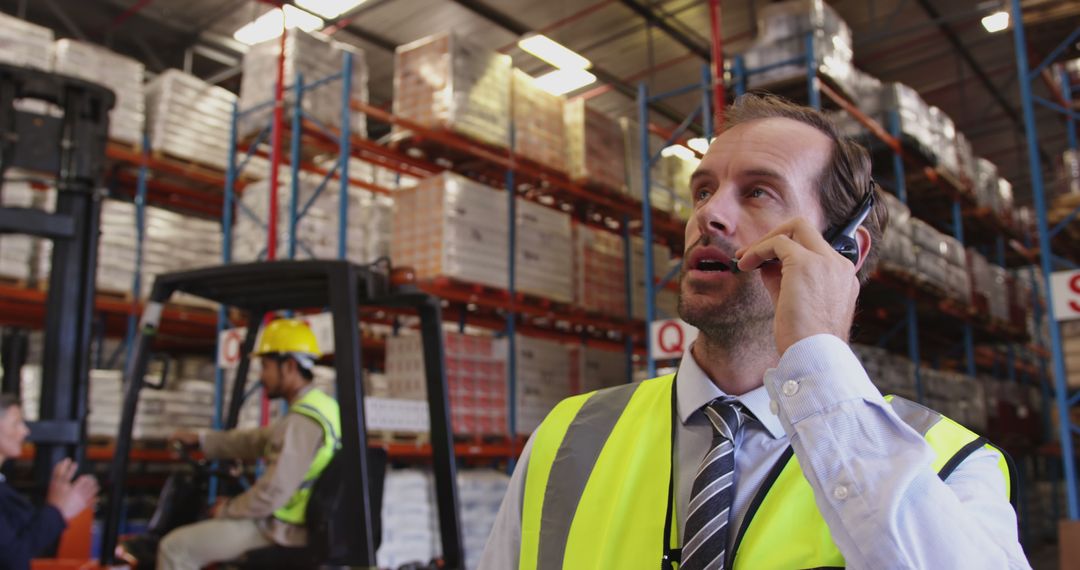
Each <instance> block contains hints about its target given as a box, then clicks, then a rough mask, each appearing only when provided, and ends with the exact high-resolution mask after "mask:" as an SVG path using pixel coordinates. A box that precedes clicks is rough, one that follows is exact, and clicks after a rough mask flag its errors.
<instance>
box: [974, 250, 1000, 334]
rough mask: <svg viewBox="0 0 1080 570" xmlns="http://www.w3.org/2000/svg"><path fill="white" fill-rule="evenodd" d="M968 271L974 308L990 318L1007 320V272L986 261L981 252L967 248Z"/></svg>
mask: <svg viewBox="0 0 1080 570" xmlns="http://www.w3.org/2000/svg"><path fill="white" fill-rule="evenodd" d="M968 256H969V257H970V266H969V267H970V271H971V284H972V291H973V293H974V295H973V297H974V299H975V308H976V309H977V310H978V311H979V314H983V315H988V316H989V317H990V319H991V320H993V321H999V322H1007V321H1008V320H1009V316H1010V315H1009V283H1010V279H1009V272H1008V271H1007V270H1006V269H1005V268H1004V267H1001V266H1000V265H996V264H993V263H990V262H989V261H987V259H986V257H985V256H983V255H982V254H980V253H978V252H976V251H974V250H969V251H968Z"/></svg>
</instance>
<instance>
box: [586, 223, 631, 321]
mask: <svg viewBox="0 0 1080 570" xmlns="http://www.w3.org/2000/svg"><path fill="white" fill-rule="evenodd" d="M574 293H575V295H574V304H575V305H577V306H579V307H581V308H583V309H585V310H586V311H588V312H590V313H599V314H602V315H608V316H626V249H625V247H624V244H623V239H622V237H621V236H619V235H618V234H615V233H612V232H609V231H605V230H601V229H598V228H594V227H591V226H586V225H585V224H581V223H575V224H574Z"/></svg>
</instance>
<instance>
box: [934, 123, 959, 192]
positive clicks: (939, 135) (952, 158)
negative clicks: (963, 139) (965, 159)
mask: <svg viewBox="0 0 1080 570" xmlns="http://www.w3.org/2000/svg"><path fill="white" fill-rule="evenodd" d="M930 128H931V134H932V136H933V146H932V147H931V148H932V149H933V151H934V154H935V156H937V161H938V166H940V167H941V168H943V169H945V171H946V172H949V173H950V174H952V175H954V176H960V174H961V170H960V157H959V155H958V154H957V141H956V125H955V124H953V121H952V119H950V118H949V116H948V115H946V114H945V111H942V110H941V109H939V108H937V107H930Z"/></svg>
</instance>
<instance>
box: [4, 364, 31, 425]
mask: <svg viewBox="0 0 1080 570" xmlns="http://www.w3.org/2000/svg"><path fill="white" fill-rule="evenodd" d="M2 371H3V369H2V368H0V372H2ZM19 390H20V391H19V400H21V401H22V415H23V419H24V420H26V421H28V422H33V421H37V419H38V413H39V412H40V411H41V365H40V364H24V365H23V367H22V374H21V378H20V387H19Z"/></svg>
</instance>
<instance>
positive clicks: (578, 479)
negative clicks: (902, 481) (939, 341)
mask: <svg viewBox="0 0 1080 570" xmlns="http://www.w3.org/2000/svg"><path fill="white" fill-rule="evenodd" d="M673 379H674V375H668V376H662V377H660V378H655V379H653V380H647V381H645V382H641V383H638V384H628V385H625V386H619V387H615V388H609V389H606V390H601V391H598V392H593V393H590V394H583V395H580V396H575V397H572V398H569V399H567V400H564V401H563V402H561V403H560V404H559V405H558V406H556V407H555V409H554V410H552V412H551V413H550V414H549V415H548V417H547V418H546V419H545V420H544V422H543V423H542V424H541V425H540V427H539V428H537V431H536V433H535V435H534V438H533V444H532V445H533V446H532V452H531V455H530V457H529V464H528V468H527V471H526V475H525V493H524V497H523V501H522V514H521V551H520V557H519V561H520V562H519V568H520V569H521V570H554V569H573V570H578V569H591V568H597V569H609V568H656V567H658V566H659V565H660V560H661V558H662V557H663V554H664V552H663V550H664V545H663V543H662V537H663V535H664V522H665V518H666V516H665V515H666V513H665V511H666V509H667V505H668V492H669V480H670V479H669V478H670V476H671V467H672V465H671V454H672V449H671V429H672V428H671V426H672V417H671V408H672V405H671V397H672V394H671V390H672V384H673ZM886 400H887V401H889V404H890V405H891V406H892V409H893V410H894V411H895V412H896V413H897V415H898V416H900V418H901V419H903V420H904V422H906V423H907V424H908V425H910V426H911V427H912V428H914V429H915V430H916V431H917V432H919V433H920V434H921V435H922V436H923V437H924V438H926V441H927V443H929V444H930V446H931V447H932V448H933V450H934V452H935V459H934V462H933V465H932V467H933V469H934V470H935V472H937V473H938V475H939V476H940V477H941V479H942V480H944V479H945V478H946V477H947V476H948V475H949V474H950V473H951V472H952V471H953V470H954V469H955V468H956V467H957V466H958V465H959V464H960V463H961V462H962V461H963V460H964V459H965V458H967V457H968V456H969V455H970V454H971V453H972V452H973V451H975V450H976V449H979V448H980V447H984V446H986V447H988V448H989V449H991V450H992V451H994V453H997V454H998V456H999V464H1000V468H1001V471H1002V473H1003V474H1004V475H1005V478H1006V482H1007V484H1008V487H1009V489H1010V491H1009V494H1010V498H1013V497H1015V495H1016V492H1015V481H1016V478H1015V477H1014V476H1013V474H1012V466H1011V463H1010V461H1009V460H1008V457H1007V456H1006V455H1005V453H1004V452H1002V451H1000V450H999V449H997V448H996V447H993V446H992V445H990V444H989V443H987V442H986V440H985V439H983V438H981V437H979V436H978V435H977V434H975V433H974V432H972V431H970V430H968V429H967V428H965V427H963V426H961V425H960V424H957V423H956V422H954V421H952V420H950V419H948V418H946V417H944V416H942V415H941V414H938V413H936V412H934V411H931V410H929V409H927V408H925V407H923V406H920V405H919V404H916V403H914V402H910V401H908V400H905V399H903V398H894V397H891V396H889V397H886ZM672 508H673V509H674V506H673V507H672ZM673 520H675V519H674V517H673ZM668 538H669V540H670V546H671V547H672V548H675V547H677V546H678V545H679V537H678V525H675V524H673V525H672V529H671V535H670V536H669V537H668ZM733 556H734V559H733V562H732V563H731V564H730V567H731V568H733V569H735V570H742V569H750V570H758V569H761V568H820V567H843V566H844V558H843V555H842V554H841V553H840V550H839V548H837V546H836V544H835V543H834V542H833V540H832V535H831V533H830V532H829V528H828V525H827V524H826V523H825V519H824V518H823V517H822V516H821V513H820V511H818V508H817V504H816V503H815V502H814V493H813V490H812V488H811V487H810V483H809V482H808V481H807V480H806V476H805V475H804V474H803V472H802V469H801V468H800V467H799V462H798V459H797V458H796V457H795V455H794V453H793V451H792V449H791V447H790V446H789V447H788V449H787V450H786V451H785V452H784V454H783V455H782V456H781V458H780V459H779V460H778V461H777V463H776V464H775V466H774V467H773V469H772V472H771V473H770V474H769V476H768V477H767V478H766V479H765V482H764V483H763V484H762V488H761V489H760V490H759V491H758V493H757V495H756V496H755V497H754V498H753V500H752V501H751V503H750V509H749V511H748V512H747V514H746V516H745V520H744V521H743V524H742V528H741V529H739V534H737V535H736V542H735V547H734V549H733Z"/></svg>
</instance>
